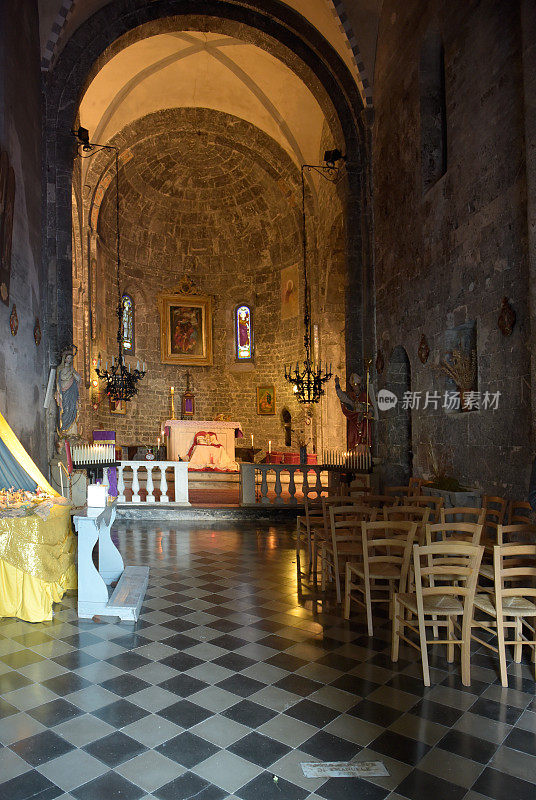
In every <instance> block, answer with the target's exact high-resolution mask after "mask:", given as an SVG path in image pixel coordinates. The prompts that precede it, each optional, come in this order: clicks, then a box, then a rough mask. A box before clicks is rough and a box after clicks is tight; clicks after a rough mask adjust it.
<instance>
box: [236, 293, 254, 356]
mask: <svg viewBox="0 0 536 800" xmlns="http://www.w3.org/2000/svg"><path fill="white" fill-rule="evenodd" d="M236 357H237V359H238V360H239V361H245V360H246V359H248V358H253V325H252V321H251V309H250V308H249V306H238V308H237V309H236Z"/></svg>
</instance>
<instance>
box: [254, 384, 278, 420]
mask: <svg viewBox="0 0 536 800" xmlns="http://www.w3.org/2000/svg"><path fill="white" fill-rule="evenodd" d="M257 414H260V415H261V416H270V415H271V414H275V386H257Z"/></svg>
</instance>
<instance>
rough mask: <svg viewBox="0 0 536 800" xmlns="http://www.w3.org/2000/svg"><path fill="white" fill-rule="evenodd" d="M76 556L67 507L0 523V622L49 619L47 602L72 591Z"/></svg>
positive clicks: (56, 600)
mask: <svg viewBox="0 0 536 800" xmlns="http://www.w3.org/2000/svg"><path fill="white" fill-rule="evenodd" d="M76 552H77V541H76V537H75V536H74V534H73V532H72V529H71V518H70V506H64V505H53V506H52V508H51V509H50V514H49V516H48V517H47V518H46V519H41V517H39V516H38V515H37V514H31V513H30V514H28V515H27V516H25V517H13V518H7V519H6V518H5V519H0V617H18V618H19V619H23V620H26V621H27V622H44V621H45V620H50V619H52V603H57V602H59V601H60V600H61V598H62V597H63V595H64V593H65V592H66V591H67V590H69V589H76V586H77V581H76V567H75V562H76Z"/></svg>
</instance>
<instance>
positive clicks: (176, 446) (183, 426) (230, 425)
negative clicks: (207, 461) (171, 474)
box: [164, 419, 243, 461]
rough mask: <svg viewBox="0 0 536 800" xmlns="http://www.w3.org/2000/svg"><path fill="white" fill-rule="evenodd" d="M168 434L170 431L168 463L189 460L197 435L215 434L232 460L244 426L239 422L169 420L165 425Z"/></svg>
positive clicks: (234, 458) (234, 459)
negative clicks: (236, 441)
mask: <svg viewBox="0 0 536 800" xmlns="http://www.w3.org/2000/svg"><path fill="white" fill-rule="evenodd" d="M164 425H165V427H166V433H167V431H168V430H169V434H168V440H167V457H168V461H178V460H179V458H180V459H181V460H182V461H187V460H188V453H189V451H190V448H191V447H192V444H193V442H194V438H195V436H196V434H197V433H200V432H202V431H204V432H205V433H215V434H216V436H217V437H218V442H219V443H220V444H221V445H222V447H223V448H224V449H225V452H226V453H227V455H228V456H229V458H230V459H231V461H236V457H235V438H236V437H242V435H243V434H242V426H241V425H240V423H239V422H227V421H222V420H194V419H168V420H166V422H165V423H164Z"/></svg>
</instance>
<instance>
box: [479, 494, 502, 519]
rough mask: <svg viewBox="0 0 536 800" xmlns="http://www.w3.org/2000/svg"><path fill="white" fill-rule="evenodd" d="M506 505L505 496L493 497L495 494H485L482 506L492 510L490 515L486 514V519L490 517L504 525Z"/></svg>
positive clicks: (489, 510)
mask: <svg viewBox="0 0 536 800" xmlns="http://www.w3.org/2000/svg"><path fill="white" fill-rule="evenodd" d="M506 506H507V502H506V500H505V499H504V497H493V495H490V494H485V495H484V496H483V497H482V508H485V509H486V511H488V512H491V513H490V514H489V516H488V515H486V519H488V518H489V519H490V520H491V521H493V522H496V524H497V525H502V524H503V523H504V518H505V515H506Z"/></svg>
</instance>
